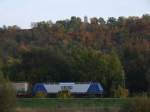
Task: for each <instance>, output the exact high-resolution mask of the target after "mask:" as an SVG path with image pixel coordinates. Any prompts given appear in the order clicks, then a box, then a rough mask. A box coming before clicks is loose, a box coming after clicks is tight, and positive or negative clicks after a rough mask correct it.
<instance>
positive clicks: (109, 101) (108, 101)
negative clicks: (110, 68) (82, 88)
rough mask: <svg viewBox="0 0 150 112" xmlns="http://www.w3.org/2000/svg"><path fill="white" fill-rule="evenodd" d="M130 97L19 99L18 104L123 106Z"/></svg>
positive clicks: (30, 105) (27, 105) (55, 106)
mask: <svg viewBox="0 0 150 112" xmlns="http://www.w3.org/2000/svg"><path fill="white" fill-rule="evenodd" d="M127 101H128V99H119V98H94V99H92V98H90V99H87V98H82V99H81V98H80V99H56V98H46V99H36V98H28V99H18V100H17V106H18V107H20V108H61V107H62V108H64V107H65V108H79V107H81V108H82V107H122V106H124V105H125V104H126V103H127Z"/></svg>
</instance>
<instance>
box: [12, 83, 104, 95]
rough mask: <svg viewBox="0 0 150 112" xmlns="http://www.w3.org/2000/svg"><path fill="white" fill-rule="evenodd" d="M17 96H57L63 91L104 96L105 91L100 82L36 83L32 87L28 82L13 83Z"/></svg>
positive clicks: (73, 93)
mask: <svg viewBox="0 0 150 112" xmlns="http://www.w3.org/2000/svg"><path fill="white" fill-rule="evenodd" d="M13 87H14V89H15V90H16V93H17V96H28V95H29V94H30V95H31V96H35V95H36V94H37V93H45V94H47V95H49V96H50V95H57V94H58V93H59V92H61V91H68V92H69V93H70V94H72V95H76V96H78V95H80V96H86V95H100V96H101V95H103V93H104V89H103V87H102V85H101V84H100V83H99V82H89V83H74V82H60V83H36V84H34V85H32V86H31V85H30V84H29V83H27V82H24V83H13Z"/></svg>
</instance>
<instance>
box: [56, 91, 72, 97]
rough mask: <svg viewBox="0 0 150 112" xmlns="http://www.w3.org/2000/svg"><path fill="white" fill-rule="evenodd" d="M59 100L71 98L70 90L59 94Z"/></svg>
mask: <svg viewBox="0 0 150 112" xmlns="http://www.w3.org/2000/svg"><path fill="white" fill-rule="evenodd" d="M57 96H58V98H70V97H71V93H70V92H69V91H68V90H63V91H59V92H58V95H57Z"/></svg>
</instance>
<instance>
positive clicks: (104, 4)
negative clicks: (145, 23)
mask: <svg viewBox="0 0 150 112" xmlns="http://www.w3.org/2000/svg"><path fill="white" fill-rule="evenodd" d="M143 14H150V0H0V27H2V26H3V25H6V26H10V25H18V26H20V27H21V28H30V24H31V22H39V21H48V20H52V21H53V22H55V21H56V20H63V19H68V18H70V17H71V16H78V17H81V18H83V17H84V16H88V17H89V18H90V17H103V18H105V19H107V18H108V17H119V16H125V17H128V16H142V15H143Z"/></svg>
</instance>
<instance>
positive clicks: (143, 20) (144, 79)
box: [0, 14, 150, 96]
mask: <svg viewBox="0 0 150 112" xmlns="http://www.w3.org/2000/svg"><path fill="white" fill-rule="evenodd" d="M31 26H32V28H31V29H21V28H19V27H18V26H9V27H6V26H3V27H2V28H0V68H1V71H2V72H3V74H4V75H5V76H6V77H9V78H10V80H12V81H18V82H19V81H28V82H31V83H36V82H65V81H67V82H68V81H69V82H72V81H75V82H101V83H102V85H103V86H104V89H105V90H106V94H108V95H109V96H110V95H113V94H114V92H115V91H116V90H117V88H120V87H122V88H125V87H126V88H127V89H129V92H130V93H142V92H149V90H150V15H148V14H147V15H143V16H142V17H128V18H125V17H119V18H113V17H110V18H109V19H108V20H107V21H106V20H104V19H103V18H91V19H90V22H88V21H87V20H86V18H85V21H82V20H81V19H80V18H79V17H71V19H67V20H60V21H57V22H56V23H53V22H51V21H47V22H44V21H43V22H38V23H32V24H31Z"/></svg>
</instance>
